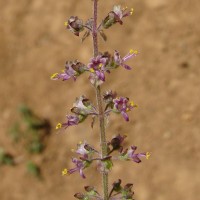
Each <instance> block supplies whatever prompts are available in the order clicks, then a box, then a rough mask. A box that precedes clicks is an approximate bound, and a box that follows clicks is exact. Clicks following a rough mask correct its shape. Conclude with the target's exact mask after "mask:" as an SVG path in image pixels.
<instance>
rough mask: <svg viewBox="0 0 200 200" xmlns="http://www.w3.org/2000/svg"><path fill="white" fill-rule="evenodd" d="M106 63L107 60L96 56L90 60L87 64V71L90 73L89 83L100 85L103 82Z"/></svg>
mask: <svg viewBox="0 0 200 200" xmlns="http://www.w3.org/2000/svg"><path fill="white" fill-rule="evenodd" d="M106 62H107V58H105V57H103V56H102V55H98V56H97V57H95V58H92V59H91V60H90V63H89V64H88V66H87V67H88V70H89V71H90V72H91V74H90V81H91V83H92V84H95V83H97V82H99V84H101V83H102V82H104V81H105V74H104V72H105V71H106V70H105V65H106Z"/></svg>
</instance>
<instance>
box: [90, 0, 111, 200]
mask: <svg viewBox="0 0 200 200" xmlns="http://www.w3.org/2000/svg"><path fill="white" fill-rule="evenodd" d="M93 6H94V9H93V12H94V13H93V14H94V16H93V18H94V23H93V30H92V37H93V55H94V57H96V56H97V55H98V38H97V6H98V0H94V3H93ZM96 99H97V106H98V110H99V126H100V145H101V157H102V158H104V157H106V156H107V142H106V132H105V117H104V109H103V104H102V95H101V88H100V86H98V87H97V88H96ZM102 185H103V200H108V199H109V197H108V173H107V172H106V171H105V170H103V172H102Z"/></svg>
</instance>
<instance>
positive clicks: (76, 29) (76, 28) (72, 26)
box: [65, 16, 84, 36]
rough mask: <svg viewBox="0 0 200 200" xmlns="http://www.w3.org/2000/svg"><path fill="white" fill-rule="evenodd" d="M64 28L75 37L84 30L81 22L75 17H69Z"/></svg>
mask: <svg viewBox="0 0 200 200" xmlns="http://www.w3.org/2000/svg"><path fill="white" fill-rule="evenodd" d="M65 26H66V27H67V29H69V30H70V31H71V32H72V33H74V35H76V36H79V33H80V32H81V31H83V30H84V26H83V21H82V20H81V19H79V18H78V17H77V16H76V17H74V16H71V17H70V18H69V19H68V21H67V22H65Z"/></svg>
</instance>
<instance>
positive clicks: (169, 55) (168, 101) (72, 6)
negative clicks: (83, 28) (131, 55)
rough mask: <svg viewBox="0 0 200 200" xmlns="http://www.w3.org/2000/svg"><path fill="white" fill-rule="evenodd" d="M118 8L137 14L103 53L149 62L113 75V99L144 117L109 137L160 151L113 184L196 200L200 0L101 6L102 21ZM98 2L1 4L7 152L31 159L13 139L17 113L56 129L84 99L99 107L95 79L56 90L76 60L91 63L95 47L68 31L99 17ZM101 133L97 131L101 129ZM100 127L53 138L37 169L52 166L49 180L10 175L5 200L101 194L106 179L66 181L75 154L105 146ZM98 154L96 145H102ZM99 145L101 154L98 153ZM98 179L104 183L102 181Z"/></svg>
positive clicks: (2, 190) (161, 197)
mask: <svg viewBox="0 0 200 200" xmlns="http://www.w3.org/2000/svg"><path fill="white" fill-rule="evenodd" d="M114 4H122V5H124V6H125V5H127V6H128V7H133V8H134V9H135V13H134V15H133V16H132V17H130V18H127V19H124V25H123V26H120V25H115V26H113V27H112V28H111V29H109V30H107V31H106V33H107V36H108V42H106V43H104V42H103V41H100V49H101V50H102V51H105V50H109V51H111V52H113V51H114V50H115V49H118V50H119V51H120V52H121V54H122V55H125V54H126V53H127V51H128V50H129V49H130V48H133V49H138V50H139V51H140V55H139V56H138V57H137V58H135V59H134V60H131V61H130V62H129V64H130V65H131V66H134V68H133V70H132V71H126V70H124V69H122V68H121V69H118V70H116V71H115V72H112V73H111V75H107V77H106V78H107V84H105V85H104V86H103V90H104V91H105V90H107V89H109V88H110V89H112V90H116V91H118V94H119V95H122V96H129V97H130V98H131V99H133V100H134V101H135V102H136V103H137V104H138V105H139V108H138V109H137V110H135V111H133V112H131V113H130V118H131V121H130V122H129V123H126V122H125V121H124V120H123V119H122V117H121V116H120V115H119V116H118V115H117V116H112V117H111V119H110V124H109V125H108V129H107V130H108V131H107V137H108V139H110V138H112V135H116V134H118V133H121V134H124V133H126V134H128V142H127V145H131V144H135V145H136V146H138V148H139V149H138V151H150V152H151V153H152V156H151V159H150V160H148V161H146V160H144V161H143V162H142V163H141V164H136V163H132V162H128V163H120V162H119V163H118V162H117V163H116V165H115V166H114V168H113V171H112V173H111V176H110V183H111V182H113V181H115V180H117V179H118V178H121V179H123V183H124V184H125V183H127V182H133V183H134V191H135V198H136V199H138V200H147V199H148V200H180V199H188V200H196V199H198V196H199V185H200V178H199V177H200V170H199V166H200V163H199V159H200V153H199V151H200V148H199V139H200V136H199V134H200V103H199V102H200V101H199V98H200V66H199V57H200V26H199V25H198V24H199V19H200V4H199V1H198V0H184V1H182V0H173V1H167V0H152V1H150V0H143V1H141V0H133V1H132V0H129V1H128V0H127V1H124V0H121V1H120V0H116V1H111V0H110V1H100V5H99V19H101V18H103V16H105V15H106V14H107V13H108V12H109V10H110V9H111V8H112V6H113V5H114ZM91 6H92V4H91V1H90V0H76V1H72V0H68V1H67V0H59V1H54V0H48V1H47V0H19V1H17V0H6V1H3V0H0V10H1V11H0V22H1V23H0V70H1V79H0V111H1V115H0V116H1V120H0V127H1V128H0V146H1V147H4V148H5V149H7V150H8V151H9V152H10V153H12V154H14V155H15V156H21V154H22V151H21V150H20V149H19V148H17V147H16V146H15V145H14V144H13V143H12V142H11V141H10V138H9V137H8V136H7V133H6V132H7V130H8V128H9V126H10V124H11V123H13V122H14V120H15V119H16V118H17V115H18V113H17V111H16V110H17V107H18V105H20V104H21V103H26V104H28V105H29V106H30V107H31V108H33V109H34V111H35V112H36V113H37V114H38V115H40V116H42V117H46V118H48V119H50V120H51V122H52V124H53V126H54V125H55V124H56V123H57V122H58V121H63V120H65V115H66V114H67V113H68V112H69V109H70V107H71V106H72V104H73V101H74V99H75V98H76V97H78V96H80V95H81V94H85V95H87V96H88V97H90V98H91V99H93V100H95V97H94V90H93V88H92V87H91V86H90V84H89V83H88V79H87V76H86V75H83V76H81V77H79V78H78V80H77V81H76V83H74V82H73V81H68V82H62V81H51V80H50V79H49V76H50V75H51V74H52V73H54V72H57V71H60V70H61V69H62V68H63V66H64V64H65V61H66V60H72V59H76V58H78V59H79V60H80V61H82V62H84V63H87V62H88V60H89V58H90V55H91V53H92V48H91V46H92V43H91V40H90V39H87V40H86V41H85V42H84V43H83V44H81V42H80V40H79V38H78V37H75V36H74V35H73V34H72V33H70V32H68V31H66V30H65V27H64V25H63V23H64V21H66V19H67V18H68V17H70V16H71V15H78V16H79V17H81V18H83V19H84V20H86V19H87V18H89V17H90V16H91V14H92V12H91ZM96 127H97V124H96ZM96 127H95V129H94V130H91V129H90V120H87V121H86V122H85V123H84V124H80V125H79V126H77V127H71V128H69V129H68V130H67V131H66V132H65V133H64V134H56V132H55V131H54V130H52V134H51V136H50V138H49V140H48V144H47V148H46V149H45V152H44V153H43V154H42V156H34V158H33V159H34V161H35V162H36V163H38V164H39V165H41V166H42V175H43V180H42V181H38V180H37V179H36V178H34V177H32V176H29V175H27V173H26V169H25V165H24V161H23V160H22V163H20V164H19V165H17V166H16V167H9V166H3V167H1V168H0V177H1V180H0V199H1V200H25V199H26V200H36V199H41V200H47V199H48V200H55V199H59V200H62V199H63V200H64V199H74V198H73V196H72V195H73V194H74V193H76V192H79V191H83V189H82V188H83V186H85V185H96V186H97V188H99V186H100V175H99V174H98V172H97V171H96V169H95V167H92V168H93V170H90V171H89V170H86V171H85V174H86V176H87V179H86V180H82V179H81V177H80V176H79V175H78V174H74V175H72V176H70V177H62V176H61V175H60V174H61V170H62V169H63V168H64V167H72V164H71V161H70V158H71V156H72V155H73V154H72V153H71V152H70V149H71V148H74V147H75V146H76V144H77V142H78V141H80V140H83V139H84V138H85V139H86V140H87V141H88V142H91V143H92V142H93V144H94V143H96V144H97V141H98V131H97V128H96ZM96 144H95V145H96ZM95 145H94V146H95ZM94 177H95V178H94Z"/></svg>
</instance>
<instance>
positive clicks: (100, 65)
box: [51, 49, 138, 86]
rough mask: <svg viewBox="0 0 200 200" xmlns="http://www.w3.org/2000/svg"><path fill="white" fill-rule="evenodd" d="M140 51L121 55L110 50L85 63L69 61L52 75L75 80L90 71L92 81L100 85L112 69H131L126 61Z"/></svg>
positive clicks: (56, 77) (54, 78) (95, 84)
mask: <svg viewBox="0 0 200 200" xmlns="http://www.w3.org/2000/svg"><path fill="white" fill-rule="evenodd" d="M137 54H138V52H137V51H136V50H135V51H134V50H132V49H131V50H130V51H129V52H128V54H127V55H125V56H124V57H121V56H120V54H119V52H118V51H116V50H115V52H114V55H113V56H111V55H110V54H109V53H108V52H105V53H104V54H102V53H99V55H98V56H96V57H93V58H91V60H90V62H89V63H88V64H87V65H85V64H83V63H81V62H79V61H78V60H75V61H67V62H66V65H65V69H64V70H62V72H61V73H54V74H53V75H52V76H51V79H52V80H58V79H61V80H63V81H66V80H69V79H70V78H72V79H73V80H74V81H75V80H76V79H77V77H78V76H80V75H81V74H83V73H84V72H89V73H90V75H89V79H90V82H91V83H92V84H93V85H94V86H99V85H101V84H102V83H104V82H105V72H107V73H110V70H113V69H116V68H118V67H119V66H122V67H124V68H125V69H127V70H130V69H131V67H130V66H129V65H127V64H126V63H125V62H126V61H127V60H129V59H130V58H132V57H135V56H136V55H137Z"/></svg>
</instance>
